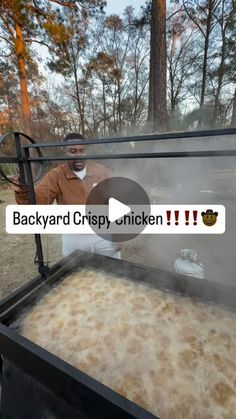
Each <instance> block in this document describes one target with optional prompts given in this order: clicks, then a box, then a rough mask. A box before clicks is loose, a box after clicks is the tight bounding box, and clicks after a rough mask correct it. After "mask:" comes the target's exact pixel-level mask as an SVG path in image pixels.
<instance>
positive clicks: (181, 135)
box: [29, 128, 236, 148]
mask: <svg viewBox="0 0 236 419" xmlns="http://www.w3.org/2000/svg"><path fill="white" fill-rule="evenodd" d="M224 135H236V128H227V129H219V130H205V131H193V132H192V131H191V132H174V133H168V134H158V135H156V134H152V135H136V136H134V135H133V136H130V137H111V138H102V139H98V140H86V144H113V143H128V142H131V141H134V142H139V141H153V140H174V139H187V138H188V139H191V138H194V139H196V137H215V136H224ZM73 144H84V141H83V140H80V141H79V140H78V141H75V140H73ZM58 146H68V142H57V143H55V142H53V143H45V142H43V143H37V144H32V145H30V146H29V147H30V148H37V147H40V148H41V147H42V148H45V147H58Z"/></svg>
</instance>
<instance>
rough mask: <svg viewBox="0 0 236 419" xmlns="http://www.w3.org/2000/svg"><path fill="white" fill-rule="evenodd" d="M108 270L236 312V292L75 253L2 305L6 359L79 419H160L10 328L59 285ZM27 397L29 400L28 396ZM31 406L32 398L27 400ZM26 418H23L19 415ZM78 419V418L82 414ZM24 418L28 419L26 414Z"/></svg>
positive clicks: (0, 331)
mask: <svg viewBox="0 0 236 419" xmlns="http://www.w3.org/2000/svg"><path fill="white" fill-rule="evenodd" d="M88 266H89V268H90V269H94V270H96V271H99V270H100V271H103V272H104V271H105V272H107V273H108V274H114V275H116V276H120V277H121V278H124V276H125V277H126V278H127V279H128V280H131V281H136V282H142V283H147V284H148V285H149V286H151V287H154V288H157V289H162V290H165V291H169V292H173V293H177V294H179V295H184V296H190V297H192V298H194V299H196V300H198V301H205V302H213V303H216V304H219V305H222V306H224V307H227V308H229V309H231V310H234V311H236V301H235V298H234V296H235V294H236V288H235V287H233V286H229V285H228V286H226V285H223V284H220V283H214V282H211V281H207V280H205V279H204V280H201V279H198V280H197V281H196V279H195V278H191V277H186V276H184V275H179V274H175V273H172V272H168V271H165V270H161V269H157V268H152V267H146V266H142V265H138V264H133V263H131V262H127V261H120V260H116V259H112V258H109V257H105V256H100V255H92V254H90V253H86V252H81V251H78V250H77V251H75V252H74V253H73V254H71V255H69V256H67V257H66V258H64V259H63V260H61V261H60V262H58V263H57V264H56V265H54V266H53V267H52V270H51V274H50V275H49V276H48V278H47V279H46V280H42V277H41V276H38V277H36V278H35V279H33V280H32V281H31V282H30V283H28V284H26V285H24V286H22V287H21V288H20V289H18V290H16V291H15V292H14V293H13V294H11V295H10V296H8V297H6V298H5V299H4V300H2V301H1V302H0V321H1V324H0V348H1V354H2V355H3V359H4V358H6V359H7V360H8V361H10V363H11V364H13V365H14V366H16V367H18V368H19V369H20V370H21V371H23V372H24V373H26V374H28V375H29V376H30V377H33V378H34V379H36V380H37V382H39V383H41V384H43V385H44V386H46V387H47V388H48V389H50V390H51V391H52V392H53V394H55V395H56V396H57V397H60V398H62V399H63V400H65V401H66V402H67V403H69V405H70V406H72V407H73V408H74V409H76V411H77V412H78V417H82V418H84V417H89V418H90V419H100V418H101V417H102V418H103V419H111V418H112V419H113V418H114V419H120V418H122V419H134V418H135V419H154V418H156V417H155V416H154V415H152V414H151V413H148V412H147V411H145V410H144V409H142V408H141V407H139V406H137V405H136V404H134V403H133V402H131V401H129V400H127V399H126V398H124V397H122V396H120V395H119V394H118V393H116V392H114V391H113V390H111V389H110V388H108V387H106V386H105V385H103V384H101V383H100V382H98V381H96V380H95V379H93V378H91V377H90V376H88V375H87V374H85V373H83V372H82V371H80V370H78V369H76V368H74V367H72V366H71V365H69V364H67V363H66V362H64V361H62V360H61V359H59V358H58V357H56V356H54V355H52V354H51V353H49V352H47V351H46V350H44V349H42V348H40V347H39V346H37V345H36V344H34V343H32V342H30V341H29V340H28V339H26V338H24V337H22V336H20V335H19V333H18V329H17V326H15V328H16V329H15V330H14V328H13V329H10V328H9V326H10V325H11V324H12V323H13V326H14V322H15V321H16V320H17V319H19V317H20V316H21V314H22V313H24V311H25V310H26V309H27V308H29V307H30V306H31V305H33V304H34V303H35V301H36V300H38V299H39V298H40V297H42V296H43V295H45V294H46V293H47V292H48V291H49V290H50V289H51V288H52V287H53V286H54V285H55V284H58V283H59V282H61V281H63V279H64V278H65V277H66V276H67V275H68V274H70V273H71V271H75V270H80V269H83V268H87V267H88ZM26 397H27V396H26ZM26 402H27V398H26ZM18 417H20V419H22V416H18ZM76 417H77V416H76ZM23 418H24V416H23Z"/></svg>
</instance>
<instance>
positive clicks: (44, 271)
mask: <svg viewBox="0 0 236 419" xmlns="http://www.w3.org/2000/svg"><path fill="white" fill-rule="evenodd" d="M20 135H25V134H22V133H15V141H16V150H17V157H12V158H6V157H0V163H7V162H8V163H10V162H12V163H13V162H14V163H16V162H18V164H19V169H20V174H21V181H22V183H25V182H26V184H27V185H28V186H29V197H30V203H31V204H35V202H36V200H35V193H34V184H33V176H32V168H31V163H32V162H41V163H42V162H45V161H47V162H49V161H70V160H75V157H60V156H57V157H53V156H49V157H43V155H42V152H41V149H42V148H57V147H63V146H68V142H61V143H55V142H52V143H34V141H33V140H32V139H30V137H28V136H27V135H25V137H26V138H28V139H29V140H30V141H31V140H32V141H31V144H27V145H25V144H23V145H21V144H20V140H19V136H20ZM232 135H236V128H228V129H218V130H204V131H194V132H176V133H169V134H158V135H142V136H130V137H115V138H105V139H104V138H103V139H98V140H86V144H87V145H92V144H93V145H98V144H113V143H118V144H122V143H128V142H131V141H133V142H137V143H139V142H145V141H163V140H164V141H166V140H180V139H188V140H193V139H194V140H197V139H198V138H207V137H219V136H232ZM0 142H1V139H0ZM73 144H75V145H79V144H84V141H83V140H78V141H75V140H73ZM30 149H36V150H37V151H38V154H39V157H30V152H29V151H30ZM227 156H228V157H229V156H230V157H233V156H236V149H232V150H215V151H213V150H206V151H180V152H160V153H157V152H149V153H122V154H103V155H87V156H84V157H83V156H81V157H80V158H79V159H80V160H118V159H143V158H152V159H158V158H161V159H163V158H164V159H166V158H187V157H193V158H197V157H227ZM25 175H26V179H25ZM35 243H36V254H37V263H38V271H39V273H40V274H41V275H42V276H44V277H45V278H46V277H47V275H49V273H50V268H49V266H48V263H45V262H44V256H43V249H42V242H41V236H40V235H39V234H35Z"/></svg>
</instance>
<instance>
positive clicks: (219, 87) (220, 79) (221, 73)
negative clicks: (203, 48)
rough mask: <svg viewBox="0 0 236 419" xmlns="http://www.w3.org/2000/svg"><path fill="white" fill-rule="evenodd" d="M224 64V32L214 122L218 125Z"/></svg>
mask: <svg viewBox="0 0 236 419" xmlns="http://www.w3.org/2000/svg"><path fill="white" fill-rule="evenodd" d="M224 66H225V34H224V36H223V40H222V48H221V61H220V67H219V77H218V83H217V91H216V97H215V103H214V111H213V124H214V125H216V122H217V118H218V113H219V99H220V92H221V87H222V82H223V77H224Z"/></svg>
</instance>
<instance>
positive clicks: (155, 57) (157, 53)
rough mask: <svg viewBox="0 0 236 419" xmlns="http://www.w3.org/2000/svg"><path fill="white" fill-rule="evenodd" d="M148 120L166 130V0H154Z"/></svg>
mask: <svg viewBox="0 0 236 419" xmlns="http://www.w3.org/2000/svg"><path fill="white" fill-rule="evenodd" d="M148 120H149V121H150V122H151V125H152V128H153V129H154V130H157V129H158V130H165V129H166V120H167V106H166V0H152V20H151V42H150V76H149V107H148Z"/></svg>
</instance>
